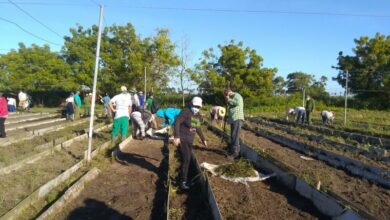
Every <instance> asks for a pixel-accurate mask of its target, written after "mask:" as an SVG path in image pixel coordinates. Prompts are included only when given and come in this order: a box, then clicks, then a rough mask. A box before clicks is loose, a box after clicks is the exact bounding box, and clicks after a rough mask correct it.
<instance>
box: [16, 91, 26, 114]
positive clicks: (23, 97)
mask: <svg viewBox="0 0 390 220" xmlns="http://www.w3.org/2000/svg"><path fill="white" fill-rule="evenodd" d="M18 98H19V108H21V109H22V110H25V108H24V106H26V102H27V94H26V93H24V92H23V90H20V92H19V93H18Z"/></svg>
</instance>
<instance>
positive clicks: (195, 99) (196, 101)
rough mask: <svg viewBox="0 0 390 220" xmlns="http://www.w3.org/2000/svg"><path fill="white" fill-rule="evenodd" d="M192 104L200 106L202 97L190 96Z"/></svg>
mask: <svg viewBox="0 0 390 220" xmlns="http://www.w3.org/2000/svg"><path fill="white" fill-rule="evenodd" d="M192 105H193V106H200V107H202V98H200V97H198V96H195V97H194V98H192Z"/></svg>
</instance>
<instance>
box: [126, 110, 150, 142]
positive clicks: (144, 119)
mask: <svg viewBox="0 0 390 220" xmlns="http://www.w3.org/2000/svg"><path fill="white" fill-rule="evenodd" d="M151 117H152V114H151V113H150V112H148V111H145V110H144V109H142V108H141V106H137V107H135V109H134V110H133V112H132V113H131V114H130V118H131V121H132V122H133V138H134V139H139V140H143V139H144V138H145V137H146V134H145V131H146V129H147V127H148V123H149V122H150V119H151Z"/></svg>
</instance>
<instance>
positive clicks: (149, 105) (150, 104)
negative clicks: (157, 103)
mask: <svg viewBox="0 0 390 220" xmlns="http://www.w3.org/2000/svg"><path fill="white" fill-rule="evenodd" d="M153 95H154V94H153V92H150V93H149V97H148V99H147V100H146V104H145V107H144V108H145V109H146V110H147V111H148V112H150V113H151V114H152V118H151V124H152V128H153V129H157V122H156V112H154V110H155V109H153V100H154V98H153ZM156 111H157V110H156Z"/></svg>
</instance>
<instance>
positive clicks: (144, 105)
mask: <svg viewBox="0 0 390 220" xmlns="http://www.w3.org/2000/svg"><path fill="white" fill-rule="evenodd" d="M144 91H145V93H144V106H145V102H146V66H145V86H144Z"/></svg>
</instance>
